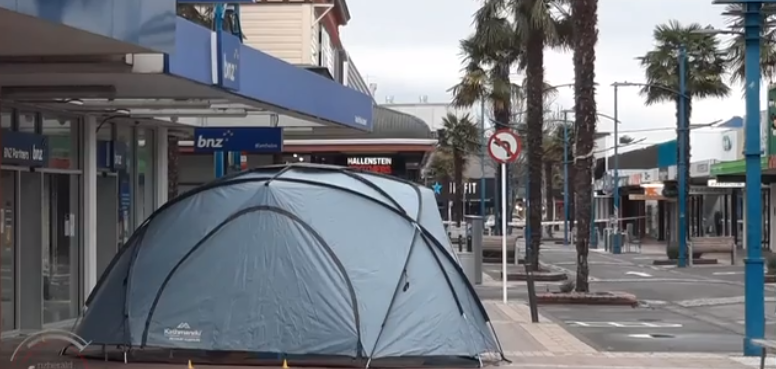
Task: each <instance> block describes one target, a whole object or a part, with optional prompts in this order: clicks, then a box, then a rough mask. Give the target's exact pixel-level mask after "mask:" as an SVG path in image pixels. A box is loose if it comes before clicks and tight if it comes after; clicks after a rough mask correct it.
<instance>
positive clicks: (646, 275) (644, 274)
mask: <svg viewBox="0 0 776 369" xmlns="http://www.w3.org/2000/svg"><path fill="white" fill-rule="evenodd" d="M625 274H626V275H637V276H639V277H644V278H650V277H652V275H651V274H647V273H644V272H626V273H625Z"/></svg>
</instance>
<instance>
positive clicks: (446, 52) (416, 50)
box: [342, 0, 765, 142]
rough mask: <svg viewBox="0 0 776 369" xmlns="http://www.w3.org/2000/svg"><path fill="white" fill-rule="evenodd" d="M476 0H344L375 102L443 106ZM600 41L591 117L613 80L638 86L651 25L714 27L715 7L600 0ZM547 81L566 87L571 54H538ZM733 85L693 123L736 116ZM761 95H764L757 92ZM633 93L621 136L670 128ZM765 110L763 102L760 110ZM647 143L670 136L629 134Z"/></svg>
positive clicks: (348, 33)
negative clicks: (730, 91)
mask: <svg viewBox="0 0 776 369" xmlns="http://www.w3.org/2000/svg"><path fill="white" fill-rule="evenodd" d="M478 4H479V1H477V0H393V1H375V0H348V6H349V8H350V11H351V15H352V17H353V19H352V20H351V21H350V23H349V24H348V25H347V26H345V27H343V30H342V33H343V42H344V44H345V47H346V48H347V49H348V51H349V52H350V54H351V56H352V57H353V60H354V62H355V63H356V66H357V67H358V69H359V71H360V72H361V74H362V76H363V77H364V78H365V79H367V80H368V81H369V82H373V83H377V85H378V88H377V101H378V102H379V103H382V102H384V101H385V98H386V96H393V97H394V100H395V102H396V103H400V102H408V103H411V102H417V101H418V99H419V96H421V95H427V96H428V97H429V101H430V102H448V101H449V100H450V97H449V95H448V94H447V92H446V90H447V89H448V88H449V87H450V86H452V85H454V84H455V83H456V81H457V80H458V78H459V76H460V69H461V58H460V53H459V50H458V42H459V40H460V39H461V38H464V37H466V36H467V35H468V34H470V33H471V31H472V26H471V21H472V18H471V16H472V14H473V13H474V11H475V10H476V8H477V6H478ZM599 4H600V5H599V30H600V36H599V41H598V47H597V62H596V79H597V82H598V83H599V85H600V86H601V87H599V89H598V96H597V102H598V111H599V112H600V113H603V114H609V115H611V114H612V113H613V95H614V94H613V91H612V88H611V87H609V86H610V84H611V83H612V82H615V81H637V82H641V81H644V73H643V71H642V69H641V68H640V67H639V64H638V62H637V61H636V60H634V58H635V57H637V56H641V55H643V54H644V53H646V52H647V51H648V50H650V49H651V48H652V46H653V42H652V31H653V29H654V27H655V25H657V24H659V23H664V22H666V21H668V20H669V19H677V20H679V21H680V22H682V23H692V22H697V23H701V24H703V25H707V24H711V25H713V26H715V27H718V28H721V27H723V26H724V23H725V21H724V19H723V17H722V16H721V15H720V13H721V11H722V7H721V6H714V5H711V0H681V1H677V0H627V1H626V0H600V1H599ZM544 65H545V69H546V73H547V74H546V76H547V77H546V78H547V79H548V82H549V83H551V84H555V85H557V84H564V83H570V82H573V78H574V69H573V64H572V60H571V53H558V52H552V51H548V52H545V62H544ZM742 96H743V95H742V94H741V89H740V86H735V87H734V94H733V95H732V96H731V97H729V98H727V99H724V100H711V99H709V100H703V101H697V102H694V106H693V116H692V120H691V122H692V123H705V122H711V121H714V120H717V119H728V118H730V117H731V116H734V115H741V116H743V113H744V102H743V98H742ZM763 96H764V93H763ZM643 101H644V100H643V98H642V97H641V96H640V95H639V94H638V89H637V88H624V89H622V90H621V91H620V93H619V107H620V108H619V114H620V120H621V121H622V122H623V125H622V126H621V128H620V129H621V130H623V131H627V130H631V129H646V128H657V127H670V126H672V125H674V124H675V118H674V114H675V109H674V107H673V105H671V104H661V105H654V106H649V107H647V106H645V105H644V102H643ZM557 103H558V104H559V105H561V106H564V107H571V106H573V91H572V90H571V89H569V88H566V89H562V90H560V92H559V98H558V102H557ZM764 106H765V105H764V104H763V107H764ZM611 127H612V125H611V123H608V122H601V125H600V128H599V130H601V131H605V130H610V129H611ZM631 135H632V136H634V137H637V138H640V137H645V136H646V137H647V140H648V141H649V142H657V141H663V140H665V139H670V138H671V136H673V135H675V133H673V132H671V131H663V132H660V133H651V134H649V135H646V134H643V133H632V134H631Z"/></svg>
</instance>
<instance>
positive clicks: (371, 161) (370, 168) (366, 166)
mask: <svg viewBox="0 0 776 369" xmlns="http://www.w3.org/2000/svg"><path fill="white" fill-rule="evenodd" d="M347 164H348V167H351V168H357V169H360V170H363V171H367V172H374V173H381V174H393V159H392V158H388V157H358V156H357V157H349V158H348V160H347Z"/></svg>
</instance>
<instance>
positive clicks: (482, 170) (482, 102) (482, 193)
mask: <svg viewBox="0 0 776 369" xmlns="http://www.w3.org/2000/svg"><path fill="white" fill-rule="evenodd" d="M485 146H486V141H485V99H481V100H480V216H481V217H482V219H483V221H485ZM494 205H495V204H494Z"/></svg>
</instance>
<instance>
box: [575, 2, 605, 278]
mask: <svg viewBox="0 0 776 369" xmlns="http://www.w3.org/2000/svg"><path fill="white" fill-rule="evenodd" d="M571 4H572V5H571V9H572V10H571V12H572V14H574V47H573V49H574V96H575V97H576V99H575V100H576V101H575V105H574V109H575V110H576V111H575V112H576V122H575V125H576V126H577V128H578V129H577V132H576V135H575V138H576V150H575V152H576V154H575V155H576V157H579V156H583V157H582V158H578V159H575V163H574V165H575V166H576V173H575V174H576V178H575V179H576V186H574V190H575V191H576V193H577V200H578V201H579V202H578V203H577V205H578V207H577V208H576V209H575V210H576V212H577V216H576V219H577V220H578V221H579V224H578V228H577V240H576V248H577V278H576V290H577V292H589V291H590V284H589V277H590V265H589V264H588V261H587V257H588V253H589V250H590V224H591V221H592V219H591V218H592V213H591V203H592V201H593V199H592V197H593V196H592V195H593V194H592V188H591V187H592V186H591V185H592V183H591V178H592V177H593V173H592V169H593V145H594V134H595V130H596V119H597V111H596V103H595V45H596V43H597V42H598V29H597V28H598V27H597V24H598V0H576V1H573V2H572V3H571Z"/></svg>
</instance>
